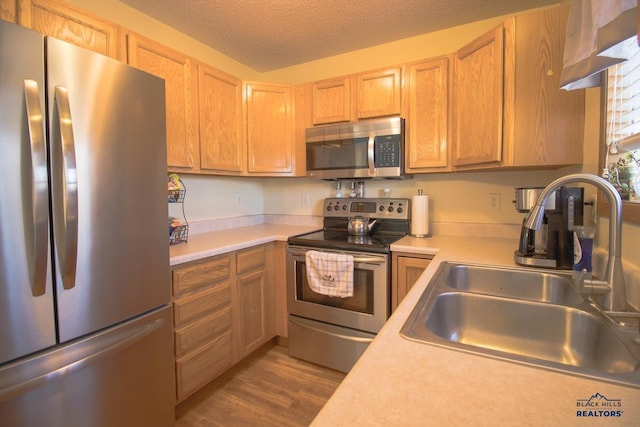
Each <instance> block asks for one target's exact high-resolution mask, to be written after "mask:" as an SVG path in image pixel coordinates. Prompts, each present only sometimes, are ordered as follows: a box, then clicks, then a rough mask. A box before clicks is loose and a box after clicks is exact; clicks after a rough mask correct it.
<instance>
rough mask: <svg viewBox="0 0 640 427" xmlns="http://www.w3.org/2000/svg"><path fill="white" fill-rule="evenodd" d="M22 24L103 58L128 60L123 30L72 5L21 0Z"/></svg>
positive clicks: (55, 1) (19, 10)
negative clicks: (104, 56)
mask: <svg viewBox="0 0 640 427" xmlns="http://www.w3.org/2000/svg"><path fill="white" fill-rule="evenodd" d="M3 9H4V6H3ZM3 12H4V10H3ZM18 23H19V24H20V25H22V26H23V27H27V28H31V29H33V30H36V31H38V32H40V33H42V34H45V35H47V36H51V37H55V38H57V39H60V40H63V41H66V42H69V43H72V44H75V45H77V46H80V47H83V48H86V49H90V50H92V51H94V52H98V53H100V54H102V55H106V56H110V57H112V58H115V59H118V60H124V59H125V49H124V43H123V37H121V35H120V34H121V33H120V27H119V26H118V25H116V24H114V23H112V22H109V21H105V20H103V19H100V18H98V17H96V16H93V15H91V14H89V13H87V12H85V11H83V10H82V9H79V8H77V7H75V6H73V5H71V4H69V3H63V2H60V1H57V0H20V1H19V2H18Z"/></svg>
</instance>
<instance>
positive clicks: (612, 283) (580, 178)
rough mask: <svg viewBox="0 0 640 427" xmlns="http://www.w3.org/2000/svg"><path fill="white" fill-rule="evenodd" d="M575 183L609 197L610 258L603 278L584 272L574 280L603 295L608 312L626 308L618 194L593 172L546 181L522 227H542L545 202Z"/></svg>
mask: <svg viewBox="0 0 640 427" xmlns="http://www.w3.org/2000/svg"><path fill="white" fill-rule="evenodd" d="M577 182H584V183H587V184H592V185H594V186H595V187H597V188H598V189H600V190H602V191H603V192H604V194H605V196H607V199H608V200H609V206H610V211H609V212H610V214H609V258H608V259H607V267H606V269H605V272H604V277H603V280H587V279H585V278H584V274H583V275H582V276H581V277H580V278H579V279H578V280H577V283H575V286H576V289H577V290H578V291H580V293H589V294H594V295H604V300H603V307H604V309H605V310H607V311H626V309H627V293H626V288H625V282H624V274H623V271H622V200H621V199H620V194H618V191H617V190H616V189H615V188H614V187H613V185H611V184H610V183H609V182H607V181H606V180H604V179H603V178H600V177H599V176H596V175H591V174H584V173H582V174H572V175H567V176H564V177H562V178H558V179H556V180H555V181H553V182H552V183H551V184H549V185H548V186H547V187H545V189H544V190H543V191H542V193H540V196H538V200H537V201H536V205H535V206H534V207H533V209H531V211H530V212H529V214H528V215H527V217H526V219H525V222H524V226H525V227H527V228H529V229H531V230H539V229H540V227H541V226H542V219H543V218H542V217H543V213H544V205H545V204H546V202H547V199H548V198H549V195H550V194H551V193H553V192H554V191H555V190H557V189H558V188H560V187H562V186H564V185H566V184H573V183H577Z"/></svg>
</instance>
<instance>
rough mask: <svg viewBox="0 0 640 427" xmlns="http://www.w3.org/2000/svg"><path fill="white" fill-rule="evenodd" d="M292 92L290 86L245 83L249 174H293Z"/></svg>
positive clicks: (293, 128)
mask: <svg viewBox="0 0 640 427" xmlns="http://www.w3.org/2000/svg"><path fill="white" fill-rule="evenodd" d="M293 95H294V94H293V87H291V86H285V85H275V84H263V83H245V97H246V100H245V106H246V116H245V117H246V131H247V155H248V159H247V170H248V172H249V174H256V175H263V174H264V175H269V174H271V175H274V174H275V175H278V174H280V175H291V174H293V172H294V164H293V154H294V152H295V151H296V150H295V138H294V135H295V121H294V114H293Z"/></svg>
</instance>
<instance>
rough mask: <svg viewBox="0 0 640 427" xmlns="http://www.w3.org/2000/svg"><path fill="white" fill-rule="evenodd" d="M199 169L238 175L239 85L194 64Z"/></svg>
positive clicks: (240, 148) (240, 164)
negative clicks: (197, 113)
mask: <svg viewBox="0 0 640 427" xmlns="http://www.w3.org/2000/svg"><path fill="white" fill-rule="evenodd" d="M198 87H199V92H198V100H199V114H200V118H199V120H198V123H199V125H200V168H201V169H202V170H203V171H214V172H215V171H219V172H231V173H241V172H242V171H243V170H244V169H245V168H244V158H245V150H244V144H243V139H242V81H241V80H240V79H237V78H235V77H233V76H230V75H228V74H226V73H223V72H222V71H219V70H216V69H215V68H213V67H210V66H207V65H205V64H198Z"/></svg>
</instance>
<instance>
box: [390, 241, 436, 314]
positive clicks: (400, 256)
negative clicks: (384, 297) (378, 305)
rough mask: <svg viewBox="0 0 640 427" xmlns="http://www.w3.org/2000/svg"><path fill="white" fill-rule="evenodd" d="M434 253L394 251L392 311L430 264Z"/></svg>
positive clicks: (392, 262)
mask: <svg viewBox="0 0 640 427" xmlns="http://www.w3.org/2000/svg"><path fill="white" fill-rule="evenodd" d="M432 259H433V256H432V255H423V254H409V253H402V252H394V253H393V256H392V261H391V265H392V267H391V270H392V272H391V275H392V279H391V311H392V312H393V310H395V309H396V307H398V304H400V302H401V301H402V300H403V299H404V297H405V296H406V295H407V293H408V292H409V290H410V289H411V288H412V287H413V285H414V284H415V283H416V281H417V280H418V278H419V277H420V275H421V274H422V273H423V272H424V270H425V269H426V268H427V267H428V266H429V263H430V262H431V260H432Z"/></svg>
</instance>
